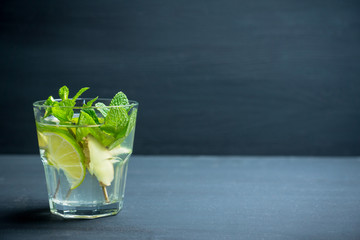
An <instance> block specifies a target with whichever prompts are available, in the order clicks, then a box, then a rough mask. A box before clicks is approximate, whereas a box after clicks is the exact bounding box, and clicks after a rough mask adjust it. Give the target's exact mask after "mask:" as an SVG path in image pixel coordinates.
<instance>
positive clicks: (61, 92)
mask: <svg viewBox="0 0 360 240" xmlns="http://www.w3.org/2000/svg"><path fill="white" fill-rule="evenodd" d="M59 96H60V98H61V99H62V100H63V101H64V100H66V99H68V97H69V88H68V87H67V86H63V87H61V88H60V89H59Z"/></svg>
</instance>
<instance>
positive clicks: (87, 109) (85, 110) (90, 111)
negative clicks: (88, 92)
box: [83, 108, 100, 124]
mask: <svg viewBox="0 0 360 240" xmlns="http://www.w3.org/2000/svg"><path fill="white" fill-rule="evenodd" d="M83 111H84V112H86V113H87V114H88V115H89V116H90V117H91V118H92V119H93V120H94V121H95V123H96V124H100V122H99V118H98V116H97V115H96V112H95V110H94V109H92V108H84V109H83Z"/></svg>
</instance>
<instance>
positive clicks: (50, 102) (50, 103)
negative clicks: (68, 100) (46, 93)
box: [44, 96, 56, 118]
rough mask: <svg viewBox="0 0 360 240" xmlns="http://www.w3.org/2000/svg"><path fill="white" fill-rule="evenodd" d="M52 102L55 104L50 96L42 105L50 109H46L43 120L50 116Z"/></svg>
mask: <svg viewBox="0 0 360 240" xmlns="http://www.w3.org/2000/svg"><path fill="white" fill-rule="evenodd" d="M54 102H56V101H55V100H54V98H53V97H52V96H50V97H48V99H46V101H45V102H44V105H46V106H50V107H48V108H46V110H45V114H44V118H47V117H48V116H50V115H51V114H52V111H51V110H52V109H51V106H52V105H53V104H54Z"/></svg>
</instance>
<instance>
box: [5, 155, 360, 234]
mask: <svg viewBox="0 0 360 240" xmlns="http://www.w3.org/2000/svg"><path fill="white" fill-rule="evenodd" d="M359 183H360V158H358V157H255V156H254V157H244V156H133V157H132V158H131V159H130V163H129V171H128V179H127V187H126V194H125V205H124V208H123V210H122V211H121V212H120V213H119V214H118V215H116V216H112V217H106V218H99V219H95V220H66V219H62V218H60V217H58V216H54V215H51V214H50V213H49V206H48V201H47V192H46V186H45V176H44V170H43V167H42V163H41V161H40V158H39V156H36V155H1V156H0V199H1V201H0V239H23V240H25V239H26V240H28V239H61V240H66V239H82V240H83V239H137V240H141V239H184V240H185V239H186V240H188V239H206V240H209V239H265V240H267V239H271V240H272V239H274V240H281V239H292V240H294V239H301V240H302V239H304V240H305V239H316V240H321V239H324V240H325V239H326V240H331V239H342V240H347V239H354V240H358V239H360V187H359Z"/></svg>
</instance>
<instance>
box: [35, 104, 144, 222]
mask: <svg viewBox="0 0 360 240" xmlns="http://www.w3.org/2000/svg"><path fill="white" fill-rule="evenodd" d="M56 101H60V99H58V100H56ZM88 101H90V99H86V98H82V99H77V100H76V104H75V106H74V107H72V106H71V107H69V106H59V105H57V106H48V105H45V104H46V103H45V101H37V102H35V103H34V104H33V108H34V114H35V121H36V129H37V135H38V142H39V149H40V157H41V160H42V163H43V165H44V169H45V177H46V185H47V190H48V197H49V204H50V211H51V213H53V214H56V215H60V216H62V217H64V218H88V219H92V218H98V217H104V216H110V215H116V214H117V213H118V212H119V211H120V210H121V209H122V207H123V201H124V192H125V184H126V175H127V169H128V162H129V158H130V156H131V154H132V150H133V142H134V134H135V124H136V116H137V109H138V103H137V102H136V101H129V105H122V106H109V105H110V102H111V99H97V101H96V102H101V104H100V105H99V104H96V106H90V107H89V106H87V105H86V103H87V102H88ZM96 102H95V103H96ZM95 103H94V104H95ZM102 103H103V104H102ZM57 112H60V113H64V112H65V113H70V114H71V115H72V116H73V117H72V118H71V119H69V120H68V122H65V123H64V121H62V122H60V121H59V119H58V118H59V116H60V115H59V114H57V116H58V118H56V117H54V115H56V114H55V113H57ZM51 113H53V114H51ZM60 123H61V124H60Z"/></svg>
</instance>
